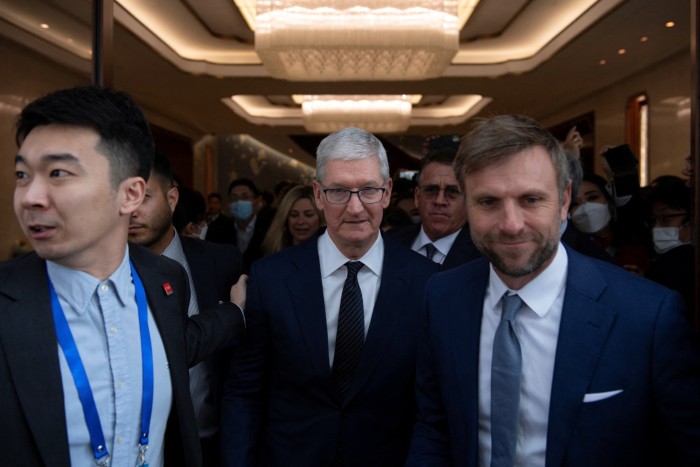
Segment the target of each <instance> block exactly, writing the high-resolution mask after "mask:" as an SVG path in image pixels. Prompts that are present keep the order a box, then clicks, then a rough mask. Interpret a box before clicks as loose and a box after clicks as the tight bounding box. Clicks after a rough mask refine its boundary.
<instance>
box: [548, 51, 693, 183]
mask: <svg viewBox="0 0 700 467" xmlns="http://www.w3.org/2000/svg"><path fill="white" fill-rule="evenodd" d="M690 88H691V75H690V52H689V51H686V52H683V53H681V54H678V55H675V56H673V57H671V58H669V59H667V60H665V61H663V62H660V63H658V64H656V65H654V66H653V67H650V68H648V69H646V70H644V71H643V72H641V73H638V74H636V75H635V76H633V77H631V78H628V79H625V80H622V81H619V82H617V83H615V84H613V85H612V86H609V87H607V88H605V89H603V90H602V91H599V92H597V93H595V94H594V95H591V96H587V97H585V98H583V99H581V100H580V101H579V102H577V103H576V104H574V105H572V106H570V107H569V108H567V109H566V110H563V111H561V112H558V113H556V114H553V115H551V116H549V117H547V118H545V119H541V123H542V124H543V125H544V126H546V127H550V126H554V125H556V124H558V123H560V122H563V121H566V120H569V119H571V118H574V117H576V116H578V115H582V114H585V113H588V112H592V111H594V112H595V150H596V154H597V151H598V149H599V148H600V147H602V146H603V145H613V146H615V145H618V144H622V143H624V142H625V108H626V106H627V100H628V99H629V98H630V97H632V96H634V95H637V94H640V93H646V94H647V97H648V99H649V110H650V116H649V124H650V134H649V180H650V181H651V180H653V179H654V178H656V177H658V176H659V175H677V176H681V170H682V168H683V164H684V162H683V158H684V157H685V156H686V155H687V154H689V153H690ZM597 163H598V161H597V160H596V164H597ZM596 170H597V171H600V169H599V167H598V165H596Z"/></svg>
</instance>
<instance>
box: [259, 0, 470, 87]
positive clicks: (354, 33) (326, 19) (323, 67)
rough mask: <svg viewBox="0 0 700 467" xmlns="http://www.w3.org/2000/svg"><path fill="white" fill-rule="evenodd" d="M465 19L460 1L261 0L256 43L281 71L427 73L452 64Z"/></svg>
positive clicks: (308, 76)
mask: <svg viewBox="0 0 700 467" xmlns="http://www.w3.org/2000/svg"><path fill="white" fill-rule="evenodd" d="M462 10H463V8H462V6H461V5H460V13H461V12H462ZM460 26H461V24H460V19H459V18H458V2H457V0H363V1H357V2H349V1H348V0H258V2H257V4H256V12H255V50H256V52H257V54H258V56H259V57H260V59H261V60H262V62H263V64H264V65H265V67H266V68H267V70H268V71H269V73H270V74H271V75H272V76H273V77H275V78H281V79H287V80H293V81H358V80H360V81H361V80H417V79H426V78H434V77H438V76H440V75H441V74H442V73H443V72H444V70H445V69H446V68H447V66H449V64H450V62H451V61H452V58H453V57H454V56H455V54H456V53H457V51H458V50H459V29H460Z"/></svg>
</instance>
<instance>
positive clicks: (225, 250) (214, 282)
mask: <svg viewBox="0 0 700 467" xmlns="http://www.w3.org/2000/svg"><path fill="white" fill-rule="evenodd" d="M180 242H181V244H182V250H183V251H184V253H185V257H186V258H187V264H189V266H190V272H191V273H192V282H193V283H194V289H195V291H196V292H197V305H198V306H199V309H200V310H207V309H209V308H211V307H213V306H215V305H216V304H217V303H219V302H220V301H222V302H227V301H229V300H230V297H231V293H230V292H231V286H232V285H233V284H235V283H236V281H237V280H238V278H239V277H240V275H241V274H242V273H243V262H242V258H241V252H240V251H238V248H236V247H234V246H231V245H223V244H222V245H216V244H214V243H211V242H206V241H204V240H199V239H196V238H189V237H180ZM231 351H232V349H231V347H229V348H226V349H224V350H222V352H218V353H217V354H215V355H214V356H212V358H210V359H209V360H207V369H208V370H209V372H210V373H209V374H210V376H211V383H212V387H211V390H212V397H213V402H214V404H215V405H216V407H219V406H220V403H221V397H222V396H223V383H224V378H225V377H226V372H228V361H229V360H230V355H231Z"/></svg>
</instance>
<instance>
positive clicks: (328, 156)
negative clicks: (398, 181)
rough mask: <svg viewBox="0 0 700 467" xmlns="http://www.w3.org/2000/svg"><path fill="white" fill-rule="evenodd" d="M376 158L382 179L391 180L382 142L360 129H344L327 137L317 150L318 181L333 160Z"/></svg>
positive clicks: (321, 178)
mask: <svg viewBox="0 0 700 467" xmlns="http://www.w3.org/2000/svg"><path fill="white" fill-rule="evenodd" d="M366 157H374V158H376V159H377V161H378V162H379V170H380V174H381V177H382V178H383V179H384V180H386V179H388V178H389V176H390V175H389V161H388V160H387V157H386V150H385V149H384V146H382V142H381V141H379V139H377V137H376V136H374V135H373V134H372V133H370V132H368V131H365V130H362V129H360V128H352V127H349V128H344V129H342V130H340V131H336V132H335V133H331V134H330V135H328V136H326V137H325V138H324V139H323V141H321V144H319V145H318V149H316V180H317V181H319V182H321V181H322V180H323V177H324V176H325V167H326V163H327V162H328V161H331V160H344V161H353V160H358V159H364V158H366Z"/></svg>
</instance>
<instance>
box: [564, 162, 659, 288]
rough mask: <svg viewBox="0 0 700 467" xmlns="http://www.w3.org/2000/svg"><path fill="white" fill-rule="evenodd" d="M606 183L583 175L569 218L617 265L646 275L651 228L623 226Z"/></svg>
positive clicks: (599, 178) (573, 199) (592, 176)
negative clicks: (646, 239)
mask: <svg viewBox="0 0 700 467" xmlns="http://www.w3.org/2000/svg"><path fill="white" fill-rule="evenodd" d="M606 185H607V181H606V180H605V179H604V178H603V177H601V176H599V175H595V174H586V175H584V176H583V180H582V182H581V186H580V188H579V190H578V193H577V195H576V197H575V198H572V203H571V211H570V221H571V222H572V223H573V224H574V226H575V227H576V228H577V229H578V230H579V231H580V232H582V233H584V234H586V235H589V236H590V238H591V239H592V240H593V242H594V243H596V244H597V245H598V246H599V247H600V248H602V249H603V250H605V251H606V252H607V253H608V254H609V255H610V256H611V257H612V258H613V260H614V262H615V263H616V264H618V265H619V266H622V267H624V268H625V269H627V270H629V271H631V272H634V273H636V274H644V272H645V271H646V270H647V268H648V264H649V258H650V251H649V243H648V242H647V241H645V238H646V237H647V236H648V233H647V232H648V230H647V229H646V228H645V227H641V228H640V229H637V230H635V229H629V228H625V226H623V227H620V226H621V223H619V222H617V219H616V212H617V209H616V206H615V202H614V199H613V197H612V195H611V194H610V193H609V192H608V190H607V188H606Z"/></svg>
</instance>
